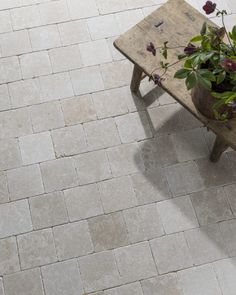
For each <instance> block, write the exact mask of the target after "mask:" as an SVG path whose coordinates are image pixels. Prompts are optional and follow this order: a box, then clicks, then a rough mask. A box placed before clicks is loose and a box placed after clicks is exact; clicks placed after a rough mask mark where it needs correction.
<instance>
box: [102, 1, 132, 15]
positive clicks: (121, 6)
mask: <svg viewBox="0 0 236 295" xmlns="http://www.w3.org/2000/svg"><path fill="white" fill-rule="evenodd" d="M126 4H127V3H126V2H123V1H118V2H117V1H112V2H111V1H106V0H97V6H98V9H99V11H100V13H101V14H107V13H113V12H117V11H122V10H125V9H127V5H126Z"/></svg>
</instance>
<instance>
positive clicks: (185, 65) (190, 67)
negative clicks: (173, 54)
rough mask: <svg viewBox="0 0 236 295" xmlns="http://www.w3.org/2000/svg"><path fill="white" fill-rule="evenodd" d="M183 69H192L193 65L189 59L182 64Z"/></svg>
mask: <svg viewBox="0 0 236 295" xmlns="http://www.w3.org/2000/svg"><path fill="white" fill-rule="evenodd" d="M184 67H185V68H187V69H192V67H193V65H192V60H191V59H186V61H185V63H184Z"/></svg>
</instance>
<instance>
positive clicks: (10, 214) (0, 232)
mask: <svg viewBox="0 0 236 295" xmlns="http://www.w3.org/2000/svg"><path fill="white" fill-rule="evenodd" d="M19 220H20V221H21V222H19ZM31 230H32V222H31V217H30V211H29V204H28V201H27V200H21V201H18V202H11V203H6V204H2V205H0V238H4V237H8V236H12V235H17V234H21V233H25V232H28V231H31Z"/></svg>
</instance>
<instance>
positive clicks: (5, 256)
mask: <svg viewBox="0 0 236 295" xmlns="http://www.w3.org/2000/svg"><path fill="white" fill-rule="evenodd" d="M0 249H1V252H0V275H5V274H9V273H14V272H17V271H19V270H20V263H19V257H18V252H17V245H16V238H15V237H10V238H6V239H1V240H0ZM0 294H1V293H0Z"/></svg>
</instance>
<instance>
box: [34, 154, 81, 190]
mask: <svg viewBox="0 0 236 295" xmlns="http://www.w3.org/2000/svg"><path fill="white" fill-rule="evenodd" d="M40 166H41V172H42V177H43V182H44V187H45V191H46V192H52V191H55V190H62V189H66V188H69V187H73V186H76V185H77V184H78V180H77V175H76V170H75V166H74V162H73V160H72V159H71V158H64V159H56V160H53V161H48V162H44V163H41V164H40Z"/></svg>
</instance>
